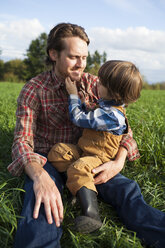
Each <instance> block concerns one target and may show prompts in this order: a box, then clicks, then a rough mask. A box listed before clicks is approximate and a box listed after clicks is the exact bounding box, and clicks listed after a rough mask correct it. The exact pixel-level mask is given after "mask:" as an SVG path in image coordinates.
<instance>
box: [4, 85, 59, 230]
mask: <svg viewBox="0 0 165 248" xmlns="http://www.w3.org/2000/svg"><path fill="white" fill-rule="evenodd" d="M28 99H29V101H28ZM38 102H39V101H38V99H37V96H36V93H35V90H34V88H32V87H30V88H28V86H27V85H26V86H25V87H24V89H23V90H22V92H21V94H20V96H19V99H18V107H17V112H16V116H17V121H16V128H15V133H14V143H13V148H12V157H13V162H12V163H11V164H10V165H9V167H8V169H9V171H10V172H11V173H12V174H14V175H20V174H21V172H22V171H23V170H24V171H25V173H26V174H27V175H28V176H29V177H30V178H31V179H32V180H33V182H34V184H33V189H34V193H35V197H36V201H35V206H34V212H33V217H34V218H37V217H38V214H39V209H40V206H41V203H44V207H45V213H46V217H47V220H48V223H50V224H51V223H52V215H53V217H54V219H55V222H56V225H57V226H59V225H60V222H61V220H62V218H63V204H62V200H61V196H60V193H59V191H58V189H57V187H56V185H55V183H54V181H53V180H52V179H51V177H50V176H49V174H48V173H47V172H46V171H45V169H44V168H43V166H44V164H45V163H46V160H47V159H46V158H45V157H43V156H41V155H39V154H37V153H34V137H35V133H36V128H37V126H36V120H37V115H38V113H39V111H38V109H39V108H38V106H39V105H38V104H37V103H38ZM51 214H52V215H51Z"/></svg>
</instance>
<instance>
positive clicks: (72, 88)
mask: <svg viewBox="0 0 165 248" xmlns="http://www.w3.org/2000/svg"><path fill="white" fill-rule="evenodd" d="M65 85H66V90H67V92H68V94H69V95H71V94H73V95H78V91H77V86H76V81H72V80H71V79H70V77H67V78H66V79H65Z"/></svg>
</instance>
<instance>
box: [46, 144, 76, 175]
mask: <svg viewBox="0 0 165 248" xmlns="http://www.w3.org/2000/svg"><path fill="white" fill-rule="evenodd" d="M80 154H81V150H80V148H79V147H78V146H77V145H73V144H65V143H57V144H55V145H54V146H53V147H52V149H51V150H50V152H49V153H48V161H49V162H51V164H52V165H53V166H54V167H55V168H56V169H57V170H58V171H60V172H64V171H66V170H67V169H68V167H69V166H70V164H71V163H73V162H74V161H76V160H77V159H79V157H80Z"/></svg>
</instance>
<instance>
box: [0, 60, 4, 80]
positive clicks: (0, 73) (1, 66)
mask: <svg viewBox="0 0 165 248" xmlns="http://www.w3.org/2000/svg"><path fill="white" fill-rule="evenodd" d="M3 80H4V62H3V60H1V59H0V81H3Z"/></svg>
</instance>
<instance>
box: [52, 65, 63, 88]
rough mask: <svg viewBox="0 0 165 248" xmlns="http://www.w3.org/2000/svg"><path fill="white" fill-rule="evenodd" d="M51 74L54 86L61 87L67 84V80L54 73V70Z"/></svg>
mask: <svg viewBox="0 0 165 248" xmlns="http://www.w3.org/2000/svg"><path fill="white" fill-rule="evenodd" d="M51 74H52V79H53V84H54V88H56V89H59V88H60V87H64V86H65V81H64V80H62V79H59V78H57V76H56V74H55V73H54V70H52V71H51Z"/></svg>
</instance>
